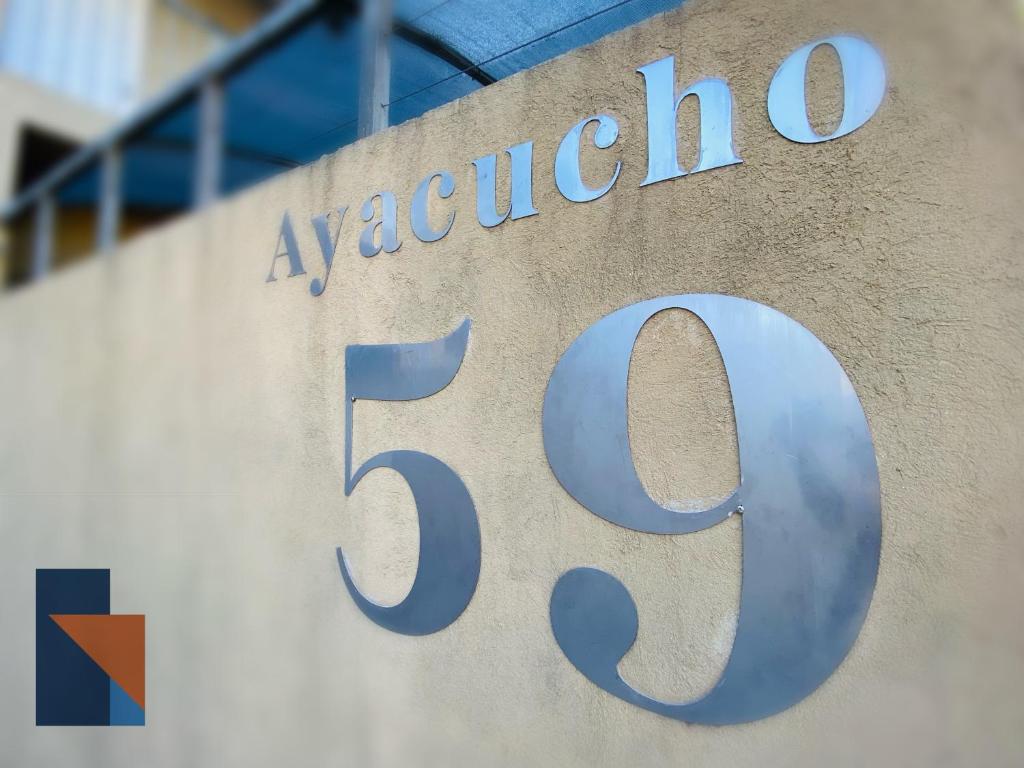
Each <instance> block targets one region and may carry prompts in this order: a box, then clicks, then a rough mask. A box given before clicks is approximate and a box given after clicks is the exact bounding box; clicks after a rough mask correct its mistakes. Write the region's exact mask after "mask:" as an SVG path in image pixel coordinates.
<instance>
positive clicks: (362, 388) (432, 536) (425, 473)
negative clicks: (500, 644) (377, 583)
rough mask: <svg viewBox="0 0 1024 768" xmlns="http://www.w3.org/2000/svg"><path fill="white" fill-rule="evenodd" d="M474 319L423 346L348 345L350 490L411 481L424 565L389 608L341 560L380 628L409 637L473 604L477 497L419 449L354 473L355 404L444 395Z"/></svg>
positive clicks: (355, 595) (382, 457)
mask: <svg viewBox="0 0 1024 768" xmlns="http://www.w3.org/2000/svg"><path fill="white" fill-rule="evenodd" d="M469 326H470V321H469V319H466V320H465V321H464V322H463V323H462V325H460V326H459V327H458V328H456V329H455V330H454V331H452V332H451V333H450V334H449V335H447V336H445V337H443V338H441V339H437V340H436V341H428V342H424V343H421V344H372V345H371V344H353V345H350V346H348V347H346V348H345V495H346V496H349V495H351V493H352V491H353V490H354V489H355V487H356V486H357V485H358V484H359V481H360V480H362V479H363V477H364V476H365V475H366V473H367V472H370V471H372V470H374V469H379V468H388V469H392V470H394V471H395V472H397V473H398V474H400V475H401V476H402V477H403V478H405V481H406V482H407V483H408V484H409V490H410V491H412V496H413V499H414V500H415V502H416V515H417V518H418V519H419V524H420V551H419V564H418V566H417V569H416V578H415V579H414V580H413V584H412V589H410V590H409V594H408V595H406V597H405V599H404V600H402V602H400V603H399V604H398V605H393V606H383V605H378V604H377V603H374V602H372V601H371V600H369V599H368V598H367V597H366V596H365V595H363V594H362V593H361V592H360V591H359V588H358V587H357V586H356V585H355V583H354V582H353V580H352V574H351V570H350V568H349V565H348V560H347V559H346V557H345V554H344V553H343V552H342V551H341V548H340V547H339V548H338V565H339V566H340V567H341V576H342V578H343V579H344V581H345V586H346V587H347V588H348V591H349V594H351V595H352V599H353V600H355V603H356V605H357V606H359V609H360V610H361V611H362V612H363V613H364V614H366V616H367V617H368V618H370V619H372V620H373V621H375V622H376V623H377V624H379V625H380V626H382V627H384V628H386V629H390V630H392V631H393V632H400V633H402V634H404V635H427V634H430V633H431V632H437V631H438V630H440V629H444V628H445V627H447V626H448V625H449V624H451V623H452V622H453V621H455V619H457V618H458V617H459V615H460V614H461V613H462V612H463V611H464V610H465V609H466V606H467V605H469V601H470V598H472V597H473V592H474V591H476V584H477V579H478V578H479V576H480V525H479V523H478V522H477V518H476V508H475V507H474V506H473V499H472V498H470V495H469V491H467V490H466V486H465V485H464V484H463V482H462V480H460V479H459V476H458V475H456V474H455V472H453V471H452V469H451V467H449V466H448V465H447V464H445V463H444V462H442V461H439V460H438V459H435V458H434V457H433V456H429V455H427V454H425V453H420V452H419V451H386V452H384V453H378V454H377V455H376V456H374V457H373V458H372V459H370V460H369V461H367V462H366V463H365V464H363V466H361V467H360V468H359V469H358V470H356V473H355V474H354V475H353V474H352V404H353V403H354V402H355V400H356V399H364V400H416V399H419V398H421V397H428V396H430V395H433V394H434V393H435V392H440V391H441V390H442V389H444V388H445V387H446V386H448V384H449V383H451V380H452V379H454V378H455V374H456V373H458V371H459V367H460V366H461V365H462V358H463V357H464V356H465V354H466V344H467V342H468V341H469Z"/></svg>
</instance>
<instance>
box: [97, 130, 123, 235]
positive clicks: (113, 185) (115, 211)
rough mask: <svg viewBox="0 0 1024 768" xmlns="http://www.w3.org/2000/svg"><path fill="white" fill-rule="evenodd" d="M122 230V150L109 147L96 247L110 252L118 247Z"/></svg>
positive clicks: (105, 155) (104, 163) (103, 168)
mask: <svg viewBox="0 0 1024 768" xmlns="http://www.w3.org/2000/svg"><path fill="white" fill-rule="evenodd" d="M120 228H121V149H120V147H117V146H111V147H108V148H107V149H106V150H105V151H104V152H103V160H102V165H101V170H100V210H99V227H98V228H97V230H96V247H97V248H98V249H99V250H100V251H109V250H111V249H112V248H114V246H116V245H117V239H118V233H119V231H120Z"/></svg>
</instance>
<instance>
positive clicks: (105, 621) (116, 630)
mask: <svg viewBox="0 0 1024 768" xmlns="http://www.w3.org/2000/svg"><path fill="white" fill-rule="evenodd" d="M50 618H51V619H53V620H54V621H55V622H57V626H59V627H60V628H61V629H63V630H64V632H65V633H66V634H67V635H68V637H70V638H71V639H72V640H74V641H75V643H77V644H78V647H79V648H81V649H82V650H83V651H85V652H86V654H88V656H89V658H90V659H92V660H93V661H95V662H96V664H97V665H99V667H100V669H102V670H103V671H104V672H106V673H107V674H108V675H110V677H111V678H112V679H113V680H114V682H115V683H117V684H118V685H120V686H121V688H123V689H124V692H125V693H127V694H128V695H129V696H130V697H131V699H132V701H134V702H135V703H136V704H138V705H139V706H140V707H142V709H145V708H146V617H145V616H136V615H122V616H109V615H107V614H99V613H97V614H53V615H51V616H50Z"/></svg>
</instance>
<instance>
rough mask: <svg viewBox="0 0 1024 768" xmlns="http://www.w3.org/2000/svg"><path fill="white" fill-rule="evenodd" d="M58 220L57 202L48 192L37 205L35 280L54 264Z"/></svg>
mask: <svg viewBox="0 0 1024 768" xmlns="http://www.w3.org/2000/svg"><path fill="white" fill-rule="evenodd" d="M56 218H57V203H56V200H55V199H54V197H53V193H52V192H47V193H46V194H44V195H43V196H42V197H40V198H39V202H38V203H36V213H35V222H34V228H35V230H34V232H33V233H32V279H33V280H38V279H39V278H40V277H43V276H44V275H45V274H46V273H47V272H49V271H50V266H51V265H52V264H53V226H54V222H55V221H56Z"/></svg>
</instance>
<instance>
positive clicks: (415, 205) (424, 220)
mask: <svg viewBox="0 0 1024 768" xmlns="http://www.w3.org/2000/svg"><path fill="white" fill-rule="evenodd" d="M434 179H440V180H441V181H440V183H439V184H438V186H437V196H438V197H440V198H441V199H442V200H447V199H448V198H449V197H451V196H452V193H453V192H455V179H454V178H452V175H451V174H450V173H448V171H434V172H433V173H431V174H430V175H429V176H427V177H426V178H425V179H423V181H421V182H420V184H419V186H418V187H416V192H415V193H414V194H413V196H412V206H411V208H410V209H409V219H410V223H411V224H412V232H413V234H414V235H416V237H418V238H419V239H420V240H422V241H423V242H424V243H433V242H435V241H437V240H440V239H441V238H442V237H444V236H445V235H447V234H448V232H449V231H451V228H452V224H454V223H455V211H452V212H451V213H450V214H449V216H448V221H447V223H446V224H445V225H444V227H442V228H441V229H432V228H431V226H430V218H429V216H428V215H427V209H428V206H427V195H429V194H430V184H431V182H432V181H433V180H434Z"/></svg>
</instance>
